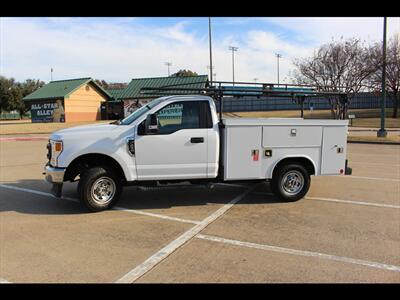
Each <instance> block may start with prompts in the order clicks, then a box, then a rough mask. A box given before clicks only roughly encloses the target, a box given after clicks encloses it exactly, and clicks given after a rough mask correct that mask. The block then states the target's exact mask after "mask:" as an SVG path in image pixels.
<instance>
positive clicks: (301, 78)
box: [293, 38, 373, 119]
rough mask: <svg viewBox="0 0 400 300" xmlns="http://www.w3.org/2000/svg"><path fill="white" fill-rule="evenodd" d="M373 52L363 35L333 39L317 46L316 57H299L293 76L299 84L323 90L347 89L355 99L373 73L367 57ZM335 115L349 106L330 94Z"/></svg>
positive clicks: (295, 62)
mask: <svg viewBox="0 0 400 300" xmlns="http://www.w3.org/2000/svg"><path fill="white" fill-rule="evenodd" d="M368 59H369V53H368V51H367V50H366V47H365V46H364V45H363V44H362V43H361V42H360V40H359V39H355V38H351V39H347V40H343V38H342V39H340V40H339V41H335V40H333V41H332V42H330V43H327V44H324V45H322V46H321V47H319V49H317V50H316V51H315V52H314V54H313V56H312V57H309V58H305V59H297V60H294V61H293V64H294V65H295V67H296V68H297V69H296V70H295V71H294V75H293V79H294V81H295V82H296V83H298V84H309V85H313V86H316V87H317V89H318V90H319V91H334V92H338V91H341V92H345V93H348V94H349V98H348V100H349V101H351V99H352V97H353V96H354V94H355V93H357V92H359V91H360V90H361V89H362V88H363V85H364V83H365V81H366V78H367V77H368V76H370V74H371V73H373V70H371V69H370V68H369V65H368V64H367V61H368ZM328 101H329V104H330V107H331V112H332V116H333V117H334V118H335V119H338V118H340V117H341V116H342V115H343V113H345V111H344V110H345V109H346V107H345V106H343V105H341V103H340V100H339V98H338V97H333V96H332V97H328Z"/></svg>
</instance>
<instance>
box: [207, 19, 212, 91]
mask: <svg viewBox="0 0 400 300" xmlns="http://www.w3.org/2000/svg"><path fill="white" fill-rule="evenodd" d="M208 39H209V45H210V85H212V83H213V72H212V70H213V65H212V48H211V17H208Z"/></svg>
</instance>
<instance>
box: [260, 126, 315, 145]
mask: <svg viewBox="0 0 400 300" xmlns="http://www.w3.org/2000/svg"><path fill="white" fill-rule="evenodd" d="M292 130H295V131H296V134H295V135H292V134H291V131H292ZM321 138H322V127H321V126H299V125H293V126H290V125H279V126H276V125H275V126H263V136H262V146H263V147H264V148H273V147H305V148H310V147H320V146H321Z"/></svg>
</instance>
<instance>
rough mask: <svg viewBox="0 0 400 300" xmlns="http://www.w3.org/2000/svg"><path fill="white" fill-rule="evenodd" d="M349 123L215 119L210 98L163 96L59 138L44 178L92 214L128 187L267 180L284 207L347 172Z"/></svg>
mask: <svg viewBox="0 0 400 300" xmlns="http://www.w3.org/2000/svg"><path fill="white" fill-rule="evenodd" d="M347 125H348V121H347V120H305V119H301V118H299V119H293V118H252V119H246V118H232V119H222V118H220V119H219V118H218V115H217V110H216V105H215V103H214V100H213V98H211V97H209V96H204V95H192V96H190V95H180V96H164V97H161V98H158V99H155V100H153V101H151V102H149V103H148V104H147V105H145V106H143V107H141V108H140V109H138V110H136V111H135V112H134V113H132V114H131V115H129V116H128V117H126V118H125V119H123V120H120V121H117V122H114V123H111V124H102V125H88V126H79V127H74V128H69V129H63V130H59V131H57V132H54V133H53V134H52V135H51V137H50V141H49V144H48V146H47V147H48V158H49V162H48V164H47V165H46V167H45V172H44V173H43V174H44V175H45V178H46V180H47V181H48V182H50V183H52V184H53V188H52V192H53V193H54V194H55V195H57V196H58V197H60V196H61V191H62V184H63V182H66V181H71V182H73V181H76V180H79V183H78V194H79V198H80V201H81V202H82V203H83V204H85V205H86V207H87V208H88V209H89V210H91V211H100V210H104V209H108V208H110V207H111V206H112V205H114V204H115V203H116V201H117V200H118V199H119V197H120V195H121V190H122V187H123V186H124V185H137V186H164V185H168V184H177V183H179V182H190V183H192V184H210V183H218V182H237V181H254V182H260V181H266V180H268V181H270V183H271V184H270V186H271V190H272V191H273V192H274V193H275V194H276V195H277V196H278V197H279V198H280V199H282V200H283V201H296V200H298V199H300V198H302V197H304V195H305V194H306V193H307V191H308V189H309V187H310V175H315V176H318V175H345V174H350V173H351V169H350V168H348V167H347V160H346V144H347Z"/></svg>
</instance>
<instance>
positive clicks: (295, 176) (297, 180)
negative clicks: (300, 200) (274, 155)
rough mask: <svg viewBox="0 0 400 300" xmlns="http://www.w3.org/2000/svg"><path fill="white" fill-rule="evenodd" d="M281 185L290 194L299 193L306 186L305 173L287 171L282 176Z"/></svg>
mask: <svg viewBox="0 0 400 300" xmlns="http://www.w3.org/2000/svg"><path fill="white" fill-rule="evenodd" d="M281 186H282V188H283V190H284V191H285V192H286V193H288V194H290V195H295V194H297V193H299V192H300V191H301V190H302V188H303V186H304V177H303V174H301V173H300V172H299V171H294V170H292V171H289V172H287V173H286V174H285V175H284V176H283V177H282V181H281Z"/></svg>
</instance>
